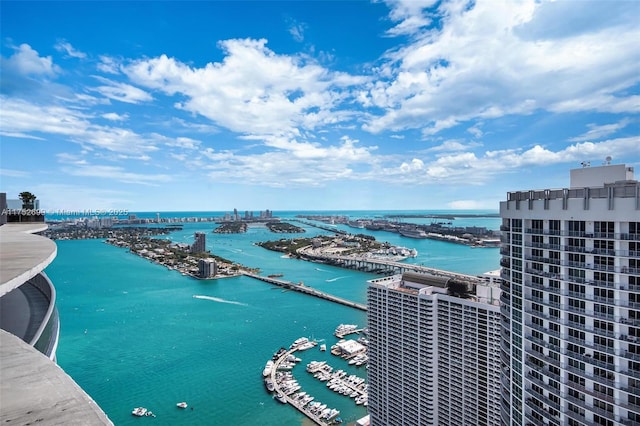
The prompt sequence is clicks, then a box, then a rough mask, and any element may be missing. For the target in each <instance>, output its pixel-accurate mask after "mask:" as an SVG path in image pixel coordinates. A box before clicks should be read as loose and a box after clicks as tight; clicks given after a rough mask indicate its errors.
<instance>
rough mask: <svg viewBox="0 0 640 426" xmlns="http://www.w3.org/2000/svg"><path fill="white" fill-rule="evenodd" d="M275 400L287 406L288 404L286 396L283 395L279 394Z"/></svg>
mask: <svg viewBox="0 0 640 426" xmlns="http://www.w3.org/2000/svg"><path fill="white" fill-rule="evenodd" d="M275 399H276V400H278V401H279V402H281V403H283V404H286V403H287V397H286V396H284V394H281V393H277V394H276V396H275Z"/></svg>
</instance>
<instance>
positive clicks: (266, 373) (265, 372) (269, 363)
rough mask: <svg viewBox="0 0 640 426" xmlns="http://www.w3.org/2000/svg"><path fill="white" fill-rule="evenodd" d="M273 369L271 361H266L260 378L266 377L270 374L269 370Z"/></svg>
mask: <svg viewBox="0 0 640 426" xmlns="http://www.w3.org/2000/svg"><path fill="white" fill-rule="evenodd" d="M272 368H273V360H271V359H270V360H269V361H267V364H266V365H265V366H264V370H262V376H264V377H267V376H268V375H270V374H271V369H272Z"/></svg>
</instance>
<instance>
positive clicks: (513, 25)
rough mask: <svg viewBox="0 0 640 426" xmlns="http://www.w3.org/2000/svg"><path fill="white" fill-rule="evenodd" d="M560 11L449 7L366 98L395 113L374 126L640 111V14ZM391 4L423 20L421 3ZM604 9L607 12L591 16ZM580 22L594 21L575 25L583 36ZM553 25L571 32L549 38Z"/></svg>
mask: <svg viewBox="0 0 640 426" xmlns="http://www.w3.org/2000/svg"><path fill="white" fill-rule="evenodd" d="M559 3H563V6H562V7H561V8H550V7H549V4H548V3H547V2H544V1H543V2H537V1H535V0H528V1H525V2H518V3H512V2H504V1H478V2H475V3H473V4H472V5H470V4H469V3H468V2H466V1H460V2H457V1H451V2H442V3H440V4H439V6H438V9H437V11H436V10H433V11H432V12H433V13H436V12H437V22H438V26H435V25H434V26H431V27H429V28H426V29H419V26H412V27H411V28H412V31H413V33H411V35H412V38H411V40H412V41H411V42H410V43H409V44H408V45H406V46H404V47H401V48H398V49H397V50H393V51H389V52H387V55H386V59H387V62H386V63H384V64H383V66H382V67H381V71H380V75H382V76H390V79H389V80H383V79H380V80H378V81H376V82H375V83H371V84H370V85H369V88H368V91H367V92H366V93H361V94H360V96H359V98H358V99H359V101H360V102H361V103H362V104H363V105H364V106H367V107H368V106H372V107H378V108H383V109H384V111H385V112H384V114H383V115H381V116H371V119H370V121H369V122H367V123H365V126H364V128H365V129H366V130H368V131H371V132H374V133H375V132H381V131H388V130H391V131H399V130H403V129H410V128H417V129H422V131H423V134H424V135H425V136H428V135H433V134H436V133H438V132H440V131H442V130H444V129H448V128H451V127H454V126H457V125H459V124H461V123H464V122H467V121H470V120H475V119H478V118H482V119H485V120H488V119H492V118H498V117H502V116H504V115H527V114H531V113H533V112H535V111H539V110H547V111H551V112H576V111H580V112H581V111H600V112H614V113H625V112H628V113H631V112H637V111H638V110H639V109H640V102H639V100H638V99H639V97H638V96H636V95H635V94H634V93H629V90H630V89H631V88H633V87H634V86H635V85H637V84H638V82H640V73H638V68H637V64H638V63H640V49H638V48H637V40H638V39H640V27H638V25H637V20H636V19H635V18H634V16H637V12H638V6H637V5H634V2H615V3H616V5H615V6H613V9H614V10H615V11H617V12H614V13H620V16H619V17H617V18H616V19H613V18H612V19H607V17H610V16H611V15H612V12H610V11H607V8H608V2H601V3H594V2H587V3H585V2H559ZM388 4H390V5H391V6H393V7H394V9H393V10H392V12H391V16H392V17H393V16H400V17H409V18H410V17H415V16H422V13H423V12H422V8H423V7H424V5H422V4H420V3H416V4H415V5H413V2H411V1H407V2H389V3H388ZM594 7H595V8H597V9H598V11H599V12H598V13H592V12H589V13H585V10H587V9H590V8H594ZM623 9H626V12H627V13H626V14H625V13H622V12H624V10H623ZM543 11H544V13H542V12H543ZM634 12H635V13H634ZM394 14H395V15H394ZM574 14H575V15H579V16H581V17H583V18H585V19H583V20H581V22H579V23H576V24H575V25H576V26H579V28H571V27H572V25H574V24H573V21H572V20H567V19H566V17H567V16H573V15H574ZM599 14H600V15H602V16H603V18H602V19H601V18H599V17H598V15H599ZM409 18H407V19H409ZM550 22H553V23H554V25H555V24H557V23H559V22H562V25H564V26H566V27H569V28H568V29H565V30H563V31H562V32H561V33H559V32H555V33H554V32H549V33H546V32H543V31H540V30H539V29H540V28H546V27H545V24H546V23H550ZM474 132H476V130H474ZM476 133H477V132H476Z"/></svg>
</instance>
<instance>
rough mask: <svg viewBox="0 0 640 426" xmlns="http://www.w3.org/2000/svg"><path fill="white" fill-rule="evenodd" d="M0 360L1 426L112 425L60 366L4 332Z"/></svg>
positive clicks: (2, 333) (0, 340)
mask: <svg viewBox="0 0 640 426" xmlns="http://www.w3.org/2000/svg"><path fill="white" fill-rule="evenodd" d="M0 359H1V360H2V362H0V402H1V407H2V410H0V422H1V423H2V424H16V425H17V424H21V425H28V424H34V425H35V424H37V425H39V426H48V425H113V423H112V422H111V420H109V418H108V417H107V415H106V414H105V413H104V412H103V411H102V410H101V409H100V407H99V406H98V405H97V404H96V403H95V401H94V400H93V399H91V397H89V395H87V394H86V393H85V392H84V391H83V390H82V389H81V388H80V386H78V384H77V383H76V382H74V381H73V379H72V378H71V377H69V375H67V374H66V373H65V372H64V371H63V370H62V369H61V368H60V367H58V366H57V365H56V364H55V363H53V362H51V360H50V359H49V358H47V357H46V356H44V355H43V354H41V353H40V352H38V351H37V350H36V349H34V348H33V347H31V346H29V345H28V344H26V343H25V342H23V341H22V340H20V339H19V338H18V337H16V336H14V335H12V334H10V333H7V332H6V331H4V330H0Z"/></svg>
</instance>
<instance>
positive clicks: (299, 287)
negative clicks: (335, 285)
mask: <svg viewBox="0 0 640 426" xmlns="http://www.w3.org/2000/svg"><path fill="white" fill-rule="evenodd" d="M242 274H243V275H245V276H247V277H251V278H255V279H257V280H261V281H264V282H267V283H269V284H274V285H277V286H279V287H283V288H286V289H288V290H293V291H298V292H300V293H304V294H308V295H310V296H315V297H319V298H320V299H325V300H329V301H331V302H335V303H340V304H341V305H345V306H349V307H351V308H356V309H360V310H361V311H366V310H367V305H363V304H362V303H356V302H353V301H351V300H347V299H343V298H342V297H338V296H334V295H332V294H329V293H325V292H324V291H320V290H318V289H315V288H313V287H307V286H305V285H304V284H301V283H294V282H291V281H285V280H278V279H275V278H270V277H265V276H262V275H258V274H252V273H251V272H244V271H243V272H242Z"/></svg>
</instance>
